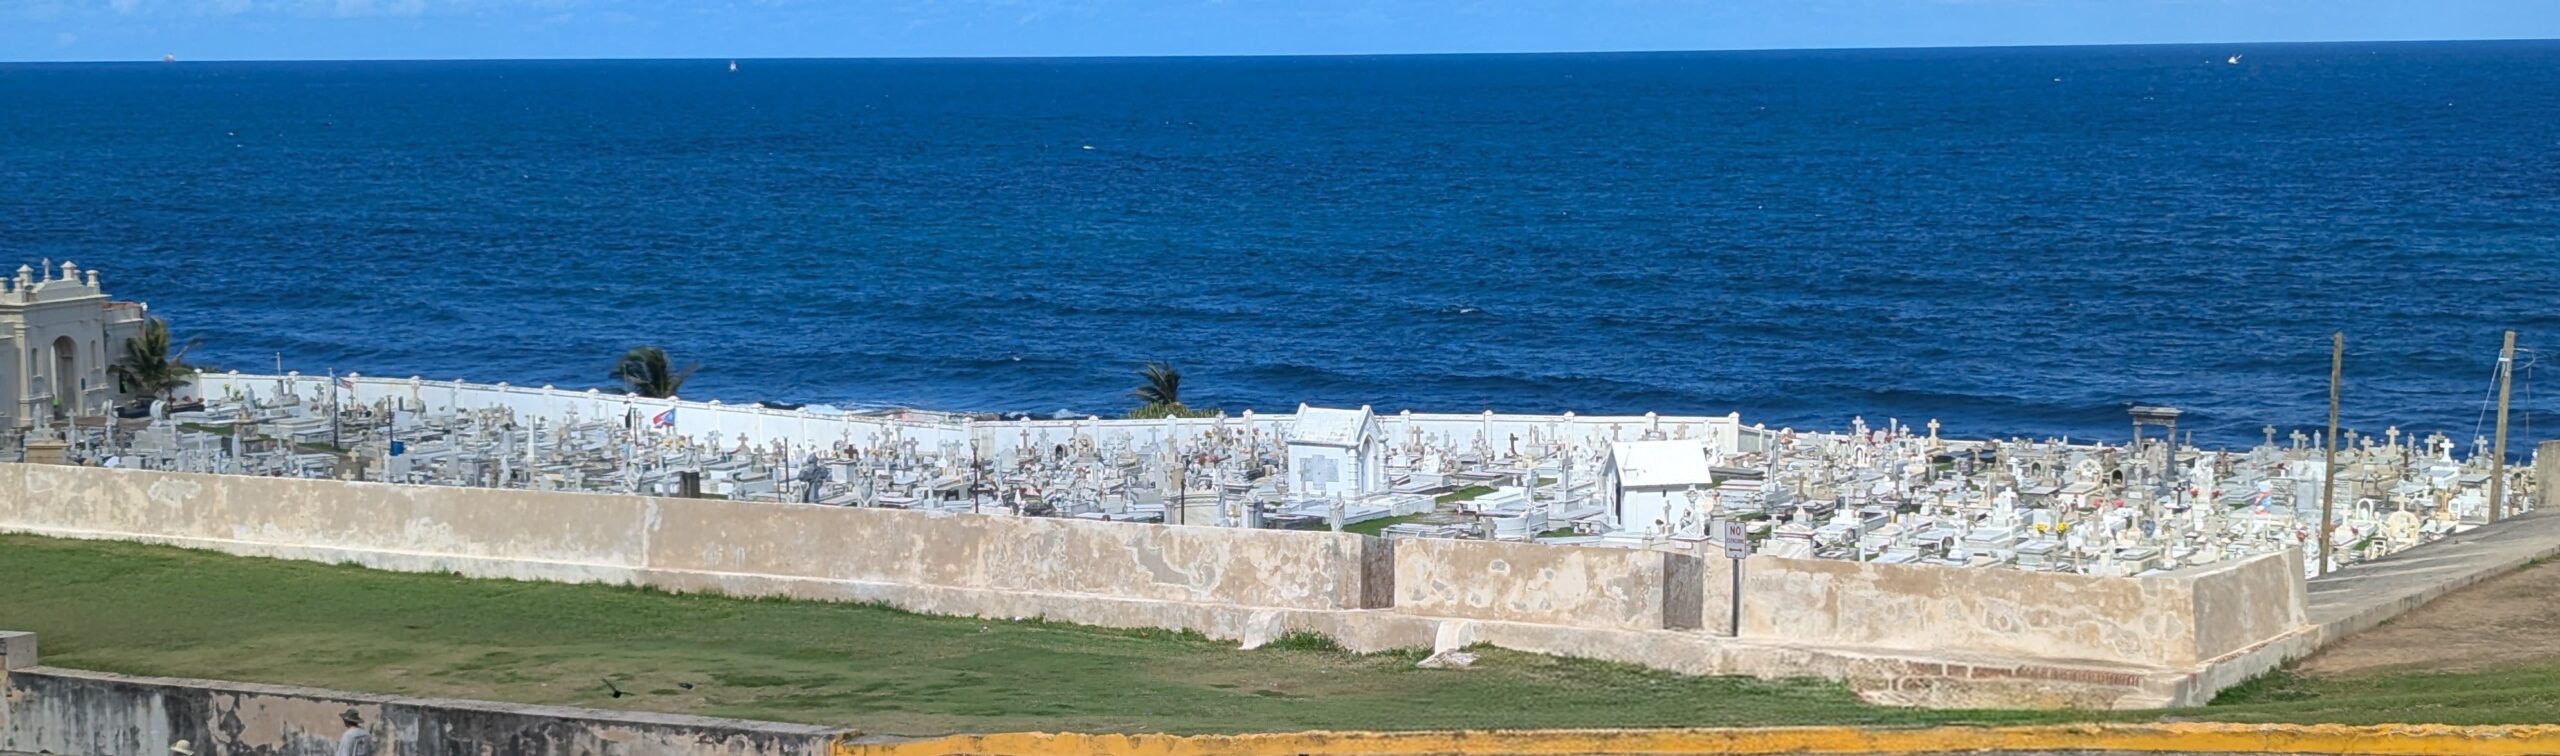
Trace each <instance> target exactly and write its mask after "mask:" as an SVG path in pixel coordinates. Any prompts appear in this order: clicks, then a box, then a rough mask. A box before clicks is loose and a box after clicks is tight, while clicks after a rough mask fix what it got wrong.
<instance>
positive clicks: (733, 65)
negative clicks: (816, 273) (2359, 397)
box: [729, 58, 2237, 73]
mask: <svg viewBox="0 0 2560 756" xmlns="http://www.w3.org/2000/svg"><path fill="white" fill-rule="evenodd" d="M2234 60H2237V58H2235V59H2234ZM737 72H738V62H737V61H734V60H733V61H729V73H737Z"/></svg>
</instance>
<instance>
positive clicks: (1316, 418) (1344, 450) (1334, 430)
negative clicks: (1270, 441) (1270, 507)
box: [1288, 404, 1387, 499]
mask: <svg viewBox="0 0 2560 756" xmlns="http://www.w3.org/2000/svg"><path fill="white" fill-rule="evenodd" d="M1288 447H1289V491H1290V493H1291V494H1292V495H1294V496H1297V497H1299V498H1305V499H1329V498H1334V497H1337V496H1338V497H1341V498H1345V499H1356V498H1360V497H1362V496H1368V495H1371V494H1381V493H1386V492H1387V445H1386V442H1385V441H1384V440H1382V439H1381V438H1380V436H1379V433H1378V417H1377V415H1376V414H1374V413H1371V412H1370V411H1369V408H1368V407H1366V406H1363V407H1361V408H1359V409H1356V410H1347V409H1327V408H1323V407H1309V406H1307V405H1304V404H1301V405H1298V415H1297V419H1296V422H1295V424H1293V425H1291V426H1290V428H1289V442H1288Z"/></svg>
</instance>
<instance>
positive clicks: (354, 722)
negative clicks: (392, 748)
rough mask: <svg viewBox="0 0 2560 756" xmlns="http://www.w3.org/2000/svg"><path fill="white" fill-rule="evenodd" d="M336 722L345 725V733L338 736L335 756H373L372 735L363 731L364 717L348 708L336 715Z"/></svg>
mask: <svg viewBox="0 0 2560 756" xmlns="http://www.w3.org/2000/svg"><path fill="white" fill-rule="evenodd" d="M338 721H340V722H345V723H346V724H347V731H346V732H345V733H344V734H341V735H339V736H338V754H337V756H374V752H373V733H372V732H370V731H367V730H366V729H364V717H362V716H359V715H357V714H356V710H355V709H353V708H349V709H347V710H346V711H344V712H340V713H339V714H338Z"/></svg>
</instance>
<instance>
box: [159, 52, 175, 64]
mask: <svg viewBox="0 0 2560 756" xmlns="http://www.w3.org/2000/svg"><path fill="white" fill-rule="evenodd" d="M160 62H162V63H176V62H178V54H177V53H169V54H167V55H162V56H160Z"/></svg>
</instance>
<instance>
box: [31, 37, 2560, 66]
mask: <svg viewBox="0 0 2560 756" xmlns="http://www.w3.org/2000/svg"><path fill="white" fill-rule="evenodd" d="M2524 42H2560V37H2499V38H2478V37H2472V38H2459V39H2442V38H2423V39H2418V38H2413V39H2331V40H2256V41H2250V40H2222V41H2191V42H2103V43H2092V44H2050V43H2035V44H2026V43H2021V44H1988V45H1927V44H1921V45H1870V46H1857V47H1712V48H1689V49H1618V50H1502V51H1471V52H1447V51H1442V52H1336V53H1163V54H1136V55H867V56H865V55H848V56H794V55H785V56H767V57H756V56H716V55H715V56H668V57H643V56H583V57H573V56H561V57H503V58H203V59H191V58H185V57H178V58H176V59H175V60H170V59H168V58H165V57H163V58H131V59H126V58H90V59H73V60H61V59H54V60H44V59H0V65H20V64H48V65H82V64H105V65H114V64H132V63H160V64H167V63H513V62H528V63H529V62H612V61H693V60H701V61H717V60H754V61H1035V60H1191V59H1200V60H1216V59H1237V58H1245V59H1260V58H1434V57H1437V58H1455V57H1508V56H1566V55H1683V54H1700V53H1770V52H1873V51H1924V50H2039V49H2077V48H2126V47H2204V46H2214V45H2261V46H2294V47H2299V46H2312V45H2356V44H2376V45H2415V44H2446V43H2483V44H2495V43H2524ZM163 55H164V56H175V55H176V54H175V53H163Z"/></svg>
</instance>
